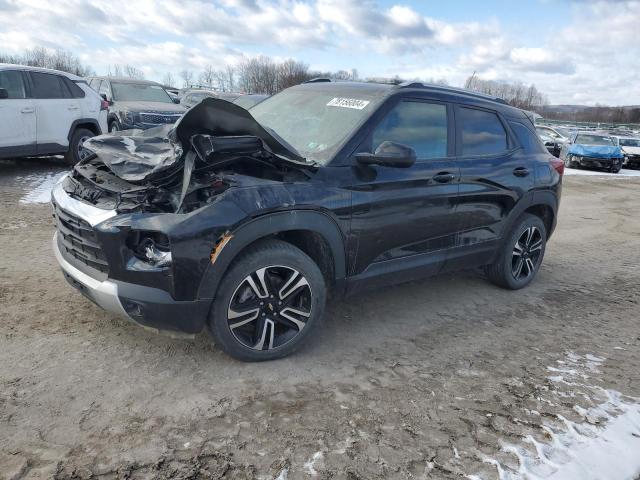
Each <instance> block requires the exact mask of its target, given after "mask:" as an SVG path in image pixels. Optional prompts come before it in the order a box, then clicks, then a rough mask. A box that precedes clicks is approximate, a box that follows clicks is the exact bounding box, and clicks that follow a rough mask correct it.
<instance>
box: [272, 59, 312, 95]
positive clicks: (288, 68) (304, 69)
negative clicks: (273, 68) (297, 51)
mask: <svg viewBox="0 0 640 480" xmlns="http://www.w3.org/2000/svg"><path fill="white" fill-rule="evenodd" d="M276 75H277V76H276V90H277V91H280V90H283V89H285V88H289V87H292V86H293V85H298V84H299V83H302V82H305V81H307V80H309V65H307V64H306V63H302V62H298V61H296V60H293V59H291V58H290V59H288V60H285V61H284V62H282V63H281V64H279V65H277V72H276Z"/></svg>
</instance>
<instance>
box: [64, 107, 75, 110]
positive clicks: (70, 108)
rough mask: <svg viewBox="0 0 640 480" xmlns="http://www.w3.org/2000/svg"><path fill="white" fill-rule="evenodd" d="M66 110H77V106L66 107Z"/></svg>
mask: <svg viewBox="0 0 640 480" xmlns="http://www.w3.org/2000/svg"><path fill="white" fill-rule="evenodd" d="M67 110H78V107H67Z"/></svg>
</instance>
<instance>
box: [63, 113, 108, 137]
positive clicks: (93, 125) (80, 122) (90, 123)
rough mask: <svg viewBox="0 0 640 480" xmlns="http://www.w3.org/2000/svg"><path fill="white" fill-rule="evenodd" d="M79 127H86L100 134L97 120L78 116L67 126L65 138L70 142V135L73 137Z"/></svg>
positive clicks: (100, 130)
mask: <svg viewBox="0 0 640 480" xmlns="http://www.w3.org/2000/svg"><path fill="white" fill-rule="evenodd" d="M79 128H86V129H87V130H89V131H91V132H93V133H94V134H96V135H101V134H102V129H101V128H100V124H99V123H98V120H96V119H95V118H79V119H77V120H74V121H73V123H72V124H71V127H70V128H69V133H68V135H67V140H68V141H69V142H71V137H73V134H74V133H75V131H76V130H77V129H79Z"/></svg>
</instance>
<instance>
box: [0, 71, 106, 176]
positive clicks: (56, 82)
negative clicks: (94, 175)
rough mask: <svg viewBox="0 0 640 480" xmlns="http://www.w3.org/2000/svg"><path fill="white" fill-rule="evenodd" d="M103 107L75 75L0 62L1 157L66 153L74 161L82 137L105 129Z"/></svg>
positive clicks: (78, 157) (78, 155)
mask: <svg viewBox="0 0 640 480" xmlns="http://www.w3.org/2000/svg"><path fill="white" fill-rule="evenodd" d="M107 108H108V104H107V102H105V101H103V100H102V98H101V97H100V95H98V93H97V92H96V91H94V90H93V89H92V88H91V87H89V85H88V84H87V83H86V81H85V80H83V79H82V78H80V77H77V76H76V75H72V74H70V73H65V72H60V71H57V70H49V69H45V68H35V67H25V66H22V65H8V64H4V63H0V125H1V127H0V158H14V157H26V156H36V155H57V154H64V155H65V159H66V160H67V162H69V163H71V164H75V163H76V162H78V161H79V160H81V159H82V158H84V157H86V155H87V151H86V150H85V149H84V148H83V143H84V141H85V140H87V139H88V138H90V137H93V136H95V135H100V134H102V133H103V132H107Z"/></svg>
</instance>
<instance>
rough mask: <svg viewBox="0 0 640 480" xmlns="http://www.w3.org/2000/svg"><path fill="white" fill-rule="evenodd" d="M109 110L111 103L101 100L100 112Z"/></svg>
mask: <svg viewBox="0 0 640 480" xmlns="http://www.w3.org/2000/svg"><path fill="white" fill-rule="evenodd" d="M108 109H109V102H107V101H106V100H100V110H108Z"/></svg>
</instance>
